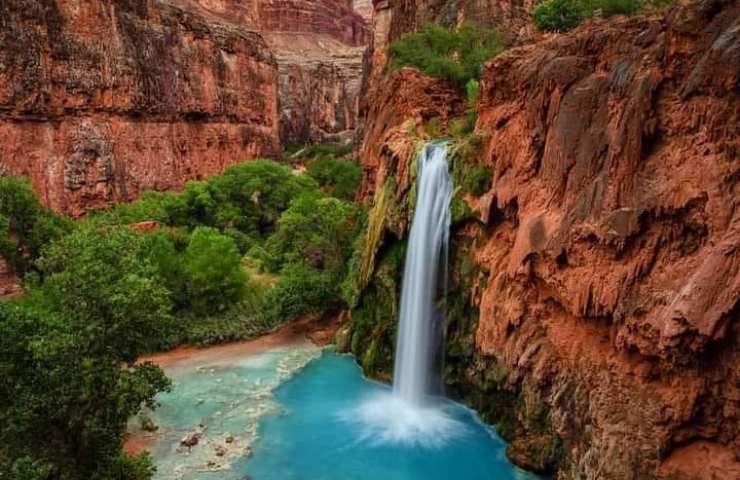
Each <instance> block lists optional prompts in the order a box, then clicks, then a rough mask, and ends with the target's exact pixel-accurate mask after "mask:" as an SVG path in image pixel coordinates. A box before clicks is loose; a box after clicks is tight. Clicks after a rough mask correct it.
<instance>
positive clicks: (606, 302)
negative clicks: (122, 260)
mask: <svg viewBox="0 0 740 480" xmlns="http://www.w3.org/2000/svg"><path fill="white" fill-rule="evenodd" d="M405 3H412V2H405ZM401 4H404V2H401ZM376 21H377V17H376ZM378 81H379V82H382V83H379V84H378V85H375V86H374V87H373V88H374V91H376V92H383V91H385V92H387V93H386V96H385V97H381V96H376V97H373V99H372V101H371V103H372V102H378V103H376V104H372V105H371V106H370V107H368V109H367V119H366V120H365V121H366V129H365V135H364V141H363V145H362V151H363V157H362V159H363V163H364V165H365V169H366V172H365V185H364V187H363V189H364V190H363V191H364V193H365V195H366V198H368V200H369V199H370V196H371V195H372V197H373V203H374V205H375V207H373V211H371V214H370V230H371V231H370V233H369V234H368V238H367V239H366V244H365V256H366V258H370V261H368V262H367V265H364V267H363V268H365V269H366V270H367V269H369V272H361V275H362V274H365V275H367V276H368V280H367V281H366V282H365V283H362V282H361V285H360V286H361V287H362V289H361V291H360V292H359V294H358V297H357V298H358V299H357V302H356V305H355V307H354V309H353V311H352V314H351V318H352V319H353V322H354V320H355V319H357V320H358V321H357V322H355V323H353V324H352V325H353V327H354V329H355V331H354V332H353V340H352V341H351V342H350V343H351V346H350V347H349V348H351V349H352V350H353V351H354V352H355V353H356V354H357V355H358V358H359V359H360V360H361V362H362V363H363V365H364V366H365V367H366V368H367V369H368V370H370V371H371V373H374V374H375V375H377V376H380V377H382V376H383V372H384V371H387V369H388V368H390V363H389V362H388V361H384V360H383V359H384V357H385V356H389V355H390V353H389V352H392V342H391V340H390V339H391V338H392V333H391V332H392V326H391V325H389V320H387V319H384V317H385V316H391V318H394V317H392V315H393V308H392V306H389V307H388V308H389V310H388V312H385V313H383V314H382V315H381V313H382V312H380V310H379V307H377V306H376V305H378V304H381V303H382V302H384V301H387V302H388V304H389V305H391V304H392V302H393V301H394V299H393V298H391V299H387V298H384V297H382V296H381V293H382V292H383V291H384V289H385V291H387V290H388V288H390V289H391V290H392V289H397V288H398V284H397V279H398V278H400V277H398V276H399V275H400V269H398V268H397V266H396V265H397V260H396V258H397V256H398V254H397V251H398V249H399V248H401V249H402V245H403V238H405V228H404V227H403V225H404V222H407V221H408V218H410V217H409V212H410V209H411V208H412V206H411V205H412V204H411V203H410V202H409V198H408V197H409V196H411V195H412V193H413V190H412V188H411V185H412V182H411V181H410V180H409V179H411V180H413V177H412V176H411V177H410V176H409V173H408V172H413V161H414V155H415V146H417V145H418V144H419V142H420V140H422V139H423V137H424V135H419V134H418V133H417V130H416V129H415V128H409V125H408V124H407V122H408V119H409V118H410V119H419V118H422V117H426V118H430V117H432V116H436V117H439V118H440V119H442V120H444V119H445V118H446V116H448V115H449V114H454V110H455V109H454V108H450V107H449V105H450V104H451V103H450V102H451V97H450V95H452V93H451V92H447V93H442V92H445V88H444V86H442V85H439V84H438V85H436V86H435V85H434V83H435V82H434V81H432V80H430V79H426V78H423V77H421V76H419V75H414V74H412V73H408V72H400V73H397V74H395V75H392V76H390V77H383V78H382V79H381V80H378ZM412 91H422V92H428V93H429V94H428V95H427V96H425V97H423V99H422V100H421V101H420V103H413V98H414V96H413V95H410V94H409V92H412ZM453 104H454V100H453ZM477 109H478V115H479V116H478V121H477V125H476V133H477V134H478V136H479V141H480V143H481V146H480V154H479V155H478V156H477V160H478V161H479V162H480V163H481V164H482V166H484V167H485V168H487V169H488V171H489V172H490V177H491V188H490V190H489V191H488V192H486V193H484V194H483V195H480V196H478V197H473V196H471V195H466V196H464V197H463V198H462V199H464V200H465V201H466V202H467V204H468V205H469V208H470V209H472V211H473V213H474V215H471V214H468V215H465V214H463V215H456V217H457V220H455V225H454V230H453V240H452V241H453V251H452V256H451V262H452V267H453V279H452V284H453V285H451V293H450V296H451V298H450V300H449V302H450V303H449V304H450V314H449V315H448V332H447V339H448V346H447V349H448V353H447V358H448V362H449V363H448V367H447V374H448V376H447V379H448V382H449V384H450V390H451V391H452V392H454V393H455V394H457V395H459V396H460V397H462V398H463V399H465V400H466V401H468V402H470V403H472V404H473V405H475V406H476V407H477V408H479V409H480V410H481V411H482V413H483V415H484V417H485V418H488V419H489V420H493V421H496V422H497V423H498V426H499V431H500V432H501V433H502V435H504V436H505V437H507V438H508V439H509V440H512V443H511V444H510V447H509V455H510V458H512V459H514V460H515V461H517V462H519V463H521V464H523V465H525V466H526V467H528V468H532V469H538V470H552V469H554V468H557V469H559V471H560V475H561V477H562V478H574V479H575V478H594V479H596V478H598V479H638V478H639V479H642V478H666V479H669V478H670V479H709V478H712V479H726V478H737V476H738V472H740V464H739V463H738V458H739V457H740V209H739V208H738V206H739V205H738V201H740V200H739V199H740V4H738V3H737V2H734V1H731V0H707V1H700V2H694V3H692V4H690V5H689V6H686V7H675V8H672V9H670V10H669V11H668V12H667V13H664V14H660V15H659V14H655V15H654V16H651V17H647V18H645V17H643V18H633V19H625V18H616V19H611V20H609V21H598V22H595V23H591V24H588V25H586V26H584V27H582V28H580V29H578V30H577V31H576V32H574V33H571V34H568V35H557V36H551V37H549V38H547V39H546V40H544V41H541V42H539V43H535V44H532V45H528V46H525V47H520V48H516V49H512V50H509V51H508V52H506V53H505V54H503V55H501V56H499V57H498V58H496V59H495V60H494V61H492V62H490V63H489V64H488V66H487V67H486V70H485V72H484V75H483V80H482V89H481V98H480V100H479V104H478V107H477ZM407 110H408V112H407ZM412 122H413V123H414V124H415V125H417V126H418V125H419V124H421V123H423V122H422V121H421V120H412ZM443 128H444V127H443ZM464 161H470V160H469V159H468V160H464V159H462V158H460V157H457V158H455V160H454V162H455V165H454V167H455V169H457V168H458V166H459V165H458V162H464ZM457 198H458V199H461V198H460V196H458V197H457ZM462 199H461V200H462ZM379 205H380V206H381V207H379ZM458 207H459V205H456V204H455V202H453V215H454V212H455V209H457V208H458ZM399 212H400V213H399ZM469 213H470V212H469ZM376 217H377V218H380V219H381V220H378V221H375V220H373V219H374V218H376ZM374 228H375V230H373V229H374ZM368 265H369V267H368ZM394 269H396V270H394ZM394 272H395V273H394ZM394 275H395V276H394ZM392 295H393V294H392V293H391V296H392ZM368 323H369V325H370V326H369V327H368V326H367V325H368ZM365 338H367V341H364V339H365ZM387 343H391V345H390V347H389V346H387V345H386V344H387ZM379 358H380V360H379ZM373 369H376V370H375V371H373ZM707 456H711V460H707Z"/></svg>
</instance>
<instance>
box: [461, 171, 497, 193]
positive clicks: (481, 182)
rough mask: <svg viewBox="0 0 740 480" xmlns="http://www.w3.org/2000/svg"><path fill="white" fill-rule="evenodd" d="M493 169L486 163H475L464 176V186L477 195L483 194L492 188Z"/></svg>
mask: <svg viewBox="0 0 740 480" xmlns="http://www.w3.org/2000/svg"><path fill="white" fill-rule="evenodd" d="M492 176H493V174H492V173H491V169H490V168H488V167H486V166H485V165H473V166H471V167H469V168H468V169H467V171H466V172H465V174H464V175H463V178H462V182H461V183H462V186H463V188H464V189H465V190H466V191H467V192H469V193H471V194H472V195H475V196H481V195H483V194H484V193H486V192H487V191H488V190H490V189H491V177H492Z"/></svg>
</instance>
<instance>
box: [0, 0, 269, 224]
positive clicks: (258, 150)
mask: <svg viewBox="0 0 740 480" xmlns="http://www.w3.org/2000/svg"><path fill="white" fill-rule="evenodd" d="M0 25H2V28H1V29H0V166H1V167H2V169H3V171H4V172H10V173H13V174H20V175H28V176H29V177H30V178H31V179H32V181H33V184H34V186H35V188H36V190H37V191H38V193H39V195H40V197H41V199H42V201H43V202H44V203H45V204H46V205H49V206H51V207H53V208H55V209H57V210H60V211H64V212H67V213H70V214H72V215H79V214H81V213H83V212H84V209H85V208H87V207H101V206H105V205H109V204H111V203H112V202H116V201H122V200H130V199H133V198H135V197H136V196H137V195H138V194H139V193H140V192H141V191H143V190H146V189H159V190H162V189H169V188H177V187H180V186H182V184H183V183H184V182H185V181H186V180H189V179H193V178H200V177H205V176H208V175H213V174H216V173H219V172H220V171H222V170H223V168H224V167H225V166H227V165H229V164H232V163H235V162H238V161H243V160H247V159H250V158H254V157H257V156H271V155H275V154H278V153H279V150H280V146H279V140H278V109H277V67H276V63H275V60H274V59H273V57H272V55H271V53H270V52H269V49H268V47H267V44H266V43H265V42H264V41H263V39H262V38H261V37H260V36H259V35H258V34H255V33H253V32H250V31H248V30H245V29H243V28H238V27H235V26H234V25H230V24H220V23H214V22H209V21H206V20H205V19H204V17H202V16H199V15H197V14H194V13H191V12H188V11H185V10H182V9H180V8H177V7H175V6H171V5H169V4H168V3H166V2H157V1H153V0H126V1H123V0H121V1H115V0H89V1H85V0H64V1H62V0H43V1H36V0H33V1H31V0H8V1H4V2H2V4H0Z"/></svg>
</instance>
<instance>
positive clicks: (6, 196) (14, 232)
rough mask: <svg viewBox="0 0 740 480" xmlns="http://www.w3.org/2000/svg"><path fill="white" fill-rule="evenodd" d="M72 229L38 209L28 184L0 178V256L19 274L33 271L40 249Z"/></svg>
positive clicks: (66, 220)
mask: <svg viewBox="0 0 740 480" xmlns="http://www.w3.org/2000/svg"><path fill="white" fill-rule="evenodd" d="M71 229H72V222H71V221H70V220H69V219H67V218H66V217H63V216H61V215H57V214H56V213H54V212H52V211H51V210H48V209H46V208H44V207H42V206H41V204H40V203H39V201H38V198H36V194H35V193H34V191H33V189H32V188H31V184H30V183H29V182H28V181H26V180H22V179H19V178H15V177H0V256H2V257H3V258H5V259H6V260H7V261H8V263H10V264H11V265H12V266H13V267H14V268H15V269H16V271H17V272H18V273H19V274H21V275H22V274H24V273H26V272H27V271H29V270H31V269H33V268H34V261H35V260H36V259H37V258H38V257H39V255H40V253H41V250H42V248H43V247H44V246H45V245H48V244H49V243H51V242H52V241H53V240H55V239H57V238H60V237H62V236H63V235H64V234H66V233H67V232H69V231H70V230H71Z"/></svg>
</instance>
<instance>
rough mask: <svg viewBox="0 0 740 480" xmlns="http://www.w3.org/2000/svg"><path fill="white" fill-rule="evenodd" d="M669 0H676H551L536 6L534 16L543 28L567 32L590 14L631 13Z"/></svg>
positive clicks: (593, 15)
mask: <svg viewBox="0 0 740 480" xmlns="http://www.w3.org/2000/svg"><path fill="white" fill-rule="evenodd" d="M670 3H673V0H548V1H546V2H543V3H540V4H539V5H537V6H536V7H534V10H532V19H533V21H534V24H535V26H536V27H537V28H539V29H540V30H547V31H550V32H566V31H568V30H572V29H573V28H575V27H577V26H578V25H580V24H581V22H583V21H584V20H585V19H587V18H591V17H610V16H612V15H632V14H634V13H637V12H640V11H642V10H645V9H647V8H651V7H657V6H661V5H668V4H670Z"/></svg>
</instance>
